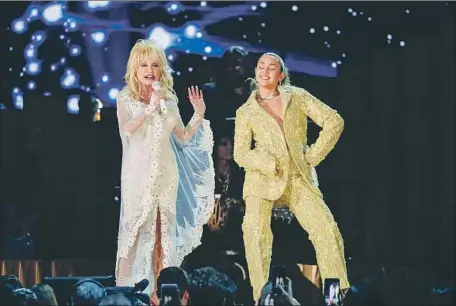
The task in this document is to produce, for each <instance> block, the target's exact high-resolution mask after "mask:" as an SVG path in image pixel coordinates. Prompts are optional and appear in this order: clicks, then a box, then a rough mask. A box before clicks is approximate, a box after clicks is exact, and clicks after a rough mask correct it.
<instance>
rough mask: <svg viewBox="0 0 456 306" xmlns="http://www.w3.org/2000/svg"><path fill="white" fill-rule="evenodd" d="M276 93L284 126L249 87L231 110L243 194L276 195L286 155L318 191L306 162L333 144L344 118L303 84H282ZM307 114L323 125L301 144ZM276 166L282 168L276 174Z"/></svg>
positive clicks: (271, 197)
mask: <svg viewBox="0 0 456 306" xmlns="http://www.w3.org/2000/svg"><path fill="white" fill-rule="evenodd" d="M280 94H281V96H282V103H283V111H284V120H283V132H282V129H281V128H280V126H279V124H278V123H277V122H276V121H275V119H274V118H273V117H272V116H271V115H270V114H269V113H268V112H266V111H265V110H264V109H263V108H262V107H261V106H260V105H259V104H258V102H257V101H256V99H255V95H254V94H253V93H252V95H251V96H250V97H249V99H248V100H247V101H246V102H245V103H244V104H243V105H242V106H241V107H240V108H239V109H238V110H237V112H236V125H235V135H234V160H235V161H236V162H237V163H238V165H239V166H240V167H242V168H244V169H245V171H246V175H245V182H244V192H243V197H244V199H245V198H246V197H248V196H256V197H261V198H264V199H268V200H271V201H274V200H277V199H278V198H280V196H281V195H282V193H283V192H284V190H285V187H286V184H287V179H288V173H289V158H290V157H291V158H292V159H293V161H294V162H295V164H296V165H297V166H298V168H299V171H300V172H301V174H302V176H303V177H304V178H305V180H306V184H307V186H308V187H309V189H310V190H311V191H312V192H314V193H315V194H317V195H318V196H320V197H323V196H322V194H321V191H320V189H319V188H318V187H317V186H316V185H315V184H314V183H313V181H312V177H311V167H316V166H317V165H318V164H319V163H320V162H321V161H322V160H323V159H325V157H326V156H327V155H328V153H329V152H330V151H331V150H332V149H333V148H334V146H335V144H336V143H337V141H338V139H339V137H340V135H341V134H342V131H343V129H344V120H343V119H342V117H341V116H340V115H339V114H338V113H337V112H336V111H335V110H333V109H332V108H330V107H329V106H328V105H326V104H324V103H322V102H321V101H320V100H318V99H317V98H315V97H314V96H312V95H311V94H310V93H309V92H307V91H306V90H304V89H302V88H298V87H294V86H289V87H287V88H284V89H281V90H280ZM308 117H309V118H310V119H312V121H314V122H315V123H316V124H317V125H319V126H320V127H321V128H322V130H321V131H320V134H319V137H318V139H317V140H316V142H315V143H314V144H313V145H312V146H311V147H310V149H306V148H308V146H307V118H308ZM252 140H253V146H252ZM276 166H279V167H280V168H281V169H282V170H283V175H282V176H280V177H279V176H278V175H276Z"/></svg>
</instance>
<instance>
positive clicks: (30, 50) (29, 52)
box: [24, 44, 36, 58]
mask: <svg viewBox="0 0 456 306" xmlns="http://www.w3.org/2000/svg"><path fill="white" fill-rule="evenodd" d="M24 56H25V57H26V58H34V57H36V49H35V46H34V45H30V44H29V45H28V46H27V47H26V48H25V50H24Z"/></svg>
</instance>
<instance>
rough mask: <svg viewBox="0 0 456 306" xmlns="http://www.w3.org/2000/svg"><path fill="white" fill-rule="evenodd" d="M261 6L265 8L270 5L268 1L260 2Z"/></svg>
mask: <svg viewBox="0 0 456 306" xmlns="http://www.w3.org/2000/svg"><path fill="white" fill-rule="evenodd" d="M260 6H261V7H262V8H265V7H266V6H268V4H267V3H266V2H261V3H260Z"/></svg>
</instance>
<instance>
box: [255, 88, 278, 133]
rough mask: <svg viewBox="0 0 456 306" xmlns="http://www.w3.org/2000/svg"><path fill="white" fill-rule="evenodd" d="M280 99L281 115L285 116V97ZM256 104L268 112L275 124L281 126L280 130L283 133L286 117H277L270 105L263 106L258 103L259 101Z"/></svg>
mask: <svg viewBox="0 0 456 306" xmlns="http://www.w3.org/2000/svg"><path fill="white" fill-rule="evenodd" d="M279 98H280V108H281V109H280V111H281V113H282V114H283V113H284V111H283V96H282V95H280V96H279ZM255 101H256V103H258V106H260V107H261V108H262V109H263V111H264V112H266V113H267V114H268V115H269V116H270V117H271V118H272V119H273V120H274V121H275V122H277V124H278V125H279V127H280V129H281V130H282V131H283V120H284V119H285V116H283V117H282V116H280V115H277V114H276V113H275V112H274V111H273V110H272V108H271V107H270V106H269V104H268V103H264V104H261V103H260V102H258V100H256V99H255Z"/></svg>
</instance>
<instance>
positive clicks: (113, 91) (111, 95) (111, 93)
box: [108, 88, 119, 101]
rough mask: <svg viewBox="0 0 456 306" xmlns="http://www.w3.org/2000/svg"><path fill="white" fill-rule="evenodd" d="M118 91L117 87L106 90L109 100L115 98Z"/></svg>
mask: <svg viewBox="0 0 456 306" xmlns="http://www.w3.org/2000/svg"><path fill="white" fill-rule="evenodd" d="M118 93H119V89H117V88H111V89H110V90H109V91H108V97H109V99H111V100H113V101H114V100H115V99H116V98H117V94H118Z"/></svg>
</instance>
